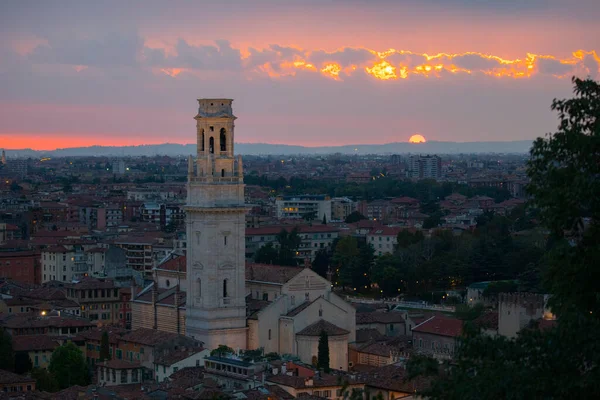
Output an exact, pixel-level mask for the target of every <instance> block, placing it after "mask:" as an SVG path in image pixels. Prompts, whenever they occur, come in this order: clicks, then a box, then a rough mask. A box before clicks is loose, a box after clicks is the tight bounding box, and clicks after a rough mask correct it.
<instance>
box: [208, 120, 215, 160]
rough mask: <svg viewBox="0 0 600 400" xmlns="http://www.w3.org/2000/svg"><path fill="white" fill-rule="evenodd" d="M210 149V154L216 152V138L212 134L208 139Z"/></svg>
mask: <svg viewBox="0 0 600 400" xmlns="http://www.w3.org/2000/svg"><path fill="white" fill-rule="evenodd" d="M211 128H212V126H211ZM208 151H209V152H210V154H215V138H214V137H212V136H211V137H210V139H208Z"/></svg>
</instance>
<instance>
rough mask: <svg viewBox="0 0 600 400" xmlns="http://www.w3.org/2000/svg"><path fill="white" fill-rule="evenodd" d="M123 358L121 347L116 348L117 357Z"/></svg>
mask: <svg viewBox="0 0 600 400" xmlns="http://www.w3.org/2000/svg"><path fill="white" fill-rule="evenodd" d="M122 358H123V351H122V350H121V349H117V359H118V360H120V359H122Z"/></svg>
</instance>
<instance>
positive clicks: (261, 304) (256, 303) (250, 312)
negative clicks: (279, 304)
mask: <svg viewBox="0 0 600 400" xmlns="http://www.w3.org/2000/svg"><path fill="white" fill-rule="evenodd" d="M269 304H271V302H270V301H266V300H257V299H246V315H247V317H248V318H251V319H256V314H257V313H258V312H259V311H261V310H263V309H265V308H266V307H268V306H269Z"/></svg>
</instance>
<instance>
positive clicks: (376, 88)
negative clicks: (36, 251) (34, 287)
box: [0, 0, 600, 149]
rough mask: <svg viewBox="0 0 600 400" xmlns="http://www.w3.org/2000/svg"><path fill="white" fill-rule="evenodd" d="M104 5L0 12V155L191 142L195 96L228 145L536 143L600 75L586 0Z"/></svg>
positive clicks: (24, 5)
mask: <svg viewBox="0 0 600 400" xmlns="http://www.w3.org/2000/svg"><path fill="white" fill-rule="evenodd" d="M99 3H102V4H96V3H91V2H78V1H63V2H61V1H59V2H52V4H49V3H38V2H32V3H31V4H29V2H28V1H22V2H14V3H11V4H3V5H2V6H0V7H1V9H0V15H2V17H0V18H1V21H0V22H2V26H3V35H2V36H1V37H0V88H1V89H2V90H0V120H1V121H2V124H0V148H2V147H4V148H34V149H52V148H56V147H74V146H86V145H92V144H105V145H121V144H150V143H163V142H171V143H191V142H193V141H194V138H195V135H194V129H195V128H194V120H193V116H194V114H195V111H196V101H195V100H196V99H197V98H200V97H230V98H234V99H235V101H234V112H235V113H236V115H237V116H238V121H237V123H236V141H238V142H263V143H285V144H299V145H307V146H320V145H336V144H359V143H386V142H392V141H407V140H408V138H409V137H410V136H411V135H412V134H414V133H417V132H418V133H421V134H423V135H424V136H425V137H426V138H427V139H428V140H444V141H445V140H452V141H477V140H482V141H488V140H521V139H532V138H535V137H536V136H540V135H543V134H544V133H546V132H548V131H551V130H553V129H554V128H555V125H556V117H555V115H553V113H552V112H550V111H549V106H550V104H551V101H552V99H553V98H555V97H566V96H569V95H570V93H571V86H572V85H571V83H570V76H572V75H578V76H588V75H589V76H592V77H594V78H598V77H600V72H599V69H598V68H599V63H600V58H599V57H598V54H597V51H598V50H600V43H599V41H600V39H599V38H600V28H599V26H598V24H597V22H596V21H597V20H598V18H600V10H599V7H597V6H596V5H595V2H594V1H592V0H580V1H569V2H567V1H559V0H544V1H542V0H530V1H528V2H525V3H526V4H523V3H524V2H521V1H517V0H504V1H498V2H487V3H483V4H482V3H481V2H477V1H475V0H445V1H442V0H424V1H419V2H417V1H415V2H397V1H392V0H371V1H366V0H364V1H363V0H347V1H331V2H320V1H316V0H307V1H289V2H277V1H268V0H259V1H241V0H238V1H226V2H225V1H224V2H210V3H209V2H178V1H174V2H168V3H165V2H158V1H144V2H116V1H115V2H99ZM574 3H577V4H574ZM65 10H68V12H66V11H65ZM567 11H569V12H567ZM390 49H395V51H389V52H387V53H385V54H384V52H386V51H388V50H390ZM579 50H583V51H582V52H579V53H578V52H577V51H579ZM377 52H379V54H377ZM467 52H469V53H470V54H464V53H467ZM438 53H447V54H448V56H439V57H434V58H431V57H430V58H429V59H428V58H427V57H426V55H429V56H432V55H435V54H438ZM325 68H327V71H335V72H337V71H339V73H337V75H331V74H330V73H328V72H322V71H321V70H322V69H325Z"/></svg>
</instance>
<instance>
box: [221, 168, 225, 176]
mask: <svg viewBox="0 0 600 400" xmlns="http://www.w3.org/2000/svg"><path fill="white" fill-rule="evenodd" d="M224 176H225V168H223V169H221V177H224Z"/></svg>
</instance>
